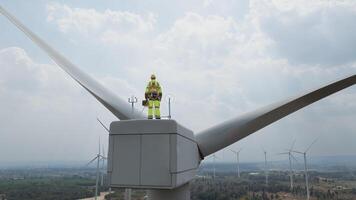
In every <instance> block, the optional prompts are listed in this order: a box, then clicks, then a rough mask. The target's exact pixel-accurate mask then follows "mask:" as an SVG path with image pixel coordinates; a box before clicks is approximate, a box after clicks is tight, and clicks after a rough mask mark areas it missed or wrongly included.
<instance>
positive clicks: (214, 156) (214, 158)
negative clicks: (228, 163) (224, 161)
mask: <svg viewBox="0 0 356 200" xmlns="http://www.w3.org/2000/svg"><path fill="white" fill-rule="evenodd" d="M217 158H219V157H218V156H216V155H215V153H214V154H213V165H214V168H213V179H215V174H216V159H217Z"/></svg>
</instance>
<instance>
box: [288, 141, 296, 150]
mask: <svg viewBox="0 0 356 200" xmlns="http://www.w3.org/2000/svg"><path fill="white" fill-rule="evenodd" d="M295 141H296V140H294V141H293V143H292V146H291V147H290V149H289V151H292V150H293V148H294V145H295Z"/></svg>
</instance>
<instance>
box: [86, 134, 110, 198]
mask: <svg viewBox="0 0 356 200" xmlns="http://www.w3.org/2000/svg"><path fill="white" fill-rule="evenodd" d="M102 159H106V157H104V156H102V155H101V154H100V138H99V151H98V154H97V155H96V156H95V157H94V158H93V159H92V160H91V161H89V162H88V164H87V166H88V165H90V164H91V163H92V162H94V161H97V164H96V181H95V200H96V199H97V198H98V187H99V176H100V170H99V166H100V161H101V160H102Z"/></svg>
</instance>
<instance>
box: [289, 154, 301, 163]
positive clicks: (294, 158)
mask: <svg viewBox="0 0 356 200" xmlns="http://www.w3.org/2000/svg"><path fill="white" fill-rule="evenodd" d="M290 156H291V157H292V158H293V160H294V161H295V162H296V163H298V164H299V161H298V159H297V158H296V157H295V156H293V154H290Z"/></svg>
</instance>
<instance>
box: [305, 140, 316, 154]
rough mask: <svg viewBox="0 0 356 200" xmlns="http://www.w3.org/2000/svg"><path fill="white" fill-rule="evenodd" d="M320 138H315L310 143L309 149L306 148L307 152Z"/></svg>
mask: <svg viewBox="0 0 356 200" xmlns="http://www.w3.org/2000/svg"><path fill="white" fill-rule="evenodd" d="M318 139H319V138H317V139H315V140H314V141H313V142H312V143H311V144H310V145H309V147H308V148H307V150H305V153H306V152H308V151H309V149H310V148H311V147H312V146H313V145H314V144H315V142H317V141H318Z"/></svg>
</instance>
